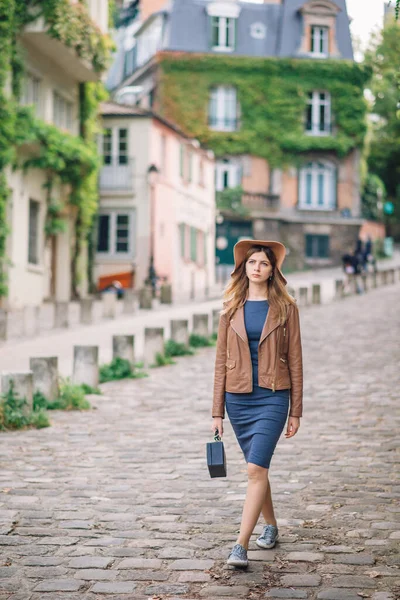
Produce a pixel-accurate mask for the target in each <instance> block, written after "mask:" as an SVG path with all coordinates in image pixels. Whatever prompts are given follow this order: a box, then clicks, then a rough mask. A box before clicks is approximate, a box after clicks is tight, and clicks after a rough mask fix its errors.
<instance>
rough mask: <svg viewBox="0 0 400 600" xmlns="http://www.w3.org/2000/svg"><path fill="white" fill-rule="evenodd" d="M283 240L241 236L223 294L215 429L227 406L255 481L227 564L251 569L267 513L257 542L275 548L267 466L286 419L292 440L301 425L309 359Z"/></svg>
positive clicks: (220, 427)
mask: <svg viewBox="0 0 400 600" xmlns="http://www.w3.org/2000/svg"><path fill="white" fill-rule="evenodd" d="M285 253H286V248H285V246H284V245H283V244H281V243H280V242H268V241H260V240H241V241H240V242H238V243H237V244H236V245H235V247H234V261H235V268H234V270H233V271H232V273H231V281H230V282H229V284H228V286H227V288H226V291H225V294H224V300H225V302H224V308H223V310H222V312H221V316H220V322H219V328H218V340H217V351H216V359H215V377H214V400H213V408H212V416H213V422H212V430H213V431H215V430H216V429H218V432H219V434H220V435H221V436H222V434H223V419H224V417H225V406H226V410H227V413H228V416H229V420H230V422H231V425H232V427H233V430H234V432H235V435H236V438H237V440H238V442H239V445H240V447H241V449H242V451H243V454H244V457H245V459H246V462H247V474H248V485H247V493H246V499H245V503H244V507H243V514H242V522H241V526H240V533H239V537H238V539H237V542H236V544H235V545H234V547H233V549H232V552H231V553H230V555H229V557H228V560H227V563H228V565H232V566H235V567H241V568H246V567H247V566H248V558H247V550H248V545H249V540H250V536H251V535H252V533H253V529H254V527H255V525H256V524H257V521H258V518H259V516H260V513H262V514H263V517H264V519H265V526H264V528H263V532H262V534H261V535H260V537H259V538H258V539H257V541H256V543H257V545H258V546H259V547H261V548H273V547H274V545H275V543H276V540H277V539H278V527H277V523H276V519H275V515H274V507H273V504H272V498H271V486H270V484H269V481H268V470H269V467H270V462H271V457H272V454H273V452H274V450H275V446H276V444H277V442H278V439H279V437H280V435H281V433H282V431H283V428H284V425H285V422H286V418H287V415H288V410H289V406H290V411H289V418H288V421H287V429H286V433H285V437H286V438H291V437H293V436H294V435H295V434H296V433H297V431H298V429H299V426H300V417H301V416H302V405H303V400H302V398H303V364H302V350H301V338H300V323H299V313H298V309H297V305H296V301H295V300H294V298H292V297H291V296H290V295H289V294H288V292H287V291H286V288H285V285H286V283H287V281H286V279H285V277H284V276H283V274H282V272H281V266H282V263H283V260H284V258H285Z"/></svg>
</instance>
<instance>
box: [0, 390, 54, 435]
mask: <svg viewBox="0 0 400 600" xmlns="http://www.w3.org/2000/svg"><path fill="white" fill-rule="evenodd" d="M49 425H50V422H49V419H48V416H47V414H46V412H45V410H44V409H43V407H37V408H34V409H33V410H31V409H30V407H29V405H28V403H27V401H26V398H20V397H19V396H18V395H17V394H16V393H15V391H14V385H13V383H12V382H11V384H10V387H9V390H8V392H7V393H6V394H3V395H2V396H0V431H9V430H13V429H25V428H27V427H36V428H37V429H40V428H42V427H49Z"/></svg>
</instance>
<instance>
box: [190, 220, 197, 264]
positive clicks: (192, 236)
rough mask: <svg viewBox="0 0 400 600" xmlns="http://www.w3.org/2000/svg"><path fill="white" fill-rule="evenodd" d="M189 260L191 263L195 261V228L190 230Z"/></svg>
mask: <svg viewBox="0 0 400 600" xmlns="http://www.w3.org/2000/svg"><path fill="white" fill-rule="evenodd" d="M190 260H192V261H193V262H196V260H197V229H196V228H195V227H191V228H190Z"/></svg>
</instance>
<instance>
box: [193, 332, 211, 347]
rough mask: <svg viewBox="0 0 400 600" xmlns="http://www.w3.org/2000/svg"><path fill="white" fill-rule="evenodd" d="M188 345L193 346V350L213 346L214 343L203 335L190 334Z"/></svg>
mask: <svg viewBox="0 0 400 600" xmlns="http://www.w3.org/2000/svg"><path fill="white" fill-rule="evenodd" d="M189 344H190V346H193V348H201V347H205V346H215V342H214V340H213V339H212V338H209V337H205V336H204V335H198V334H197V333H192V334H190V336H189Z"/></svg>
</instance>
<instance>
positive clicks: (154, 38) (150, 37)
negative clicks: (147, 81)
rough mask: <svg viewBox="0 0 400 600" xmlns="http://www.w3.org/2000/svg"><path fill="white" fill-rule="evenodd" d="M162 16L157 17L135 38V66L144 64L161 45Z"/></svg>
mask: <svg viewBox="0 0 400 600" xmlns="http://www.w3.org/2000/svg"><path fill="white" fill-rule="evenodd" d="M162 29H163V22H162V17H160V18H157V19H156V20H155V21H153V23H151V25H149V26H148V27H147V28H146V29H145V30H144V31H143V32H142V33H141V34H140V36H138V38H137V66H138V67H140V66H141V65H144V63H146V62H147V61H148V60H150V58H151V57H152V56H154V54H156V52H157V50H159V49H160V48H161V45H162Z"/></svg>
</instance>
